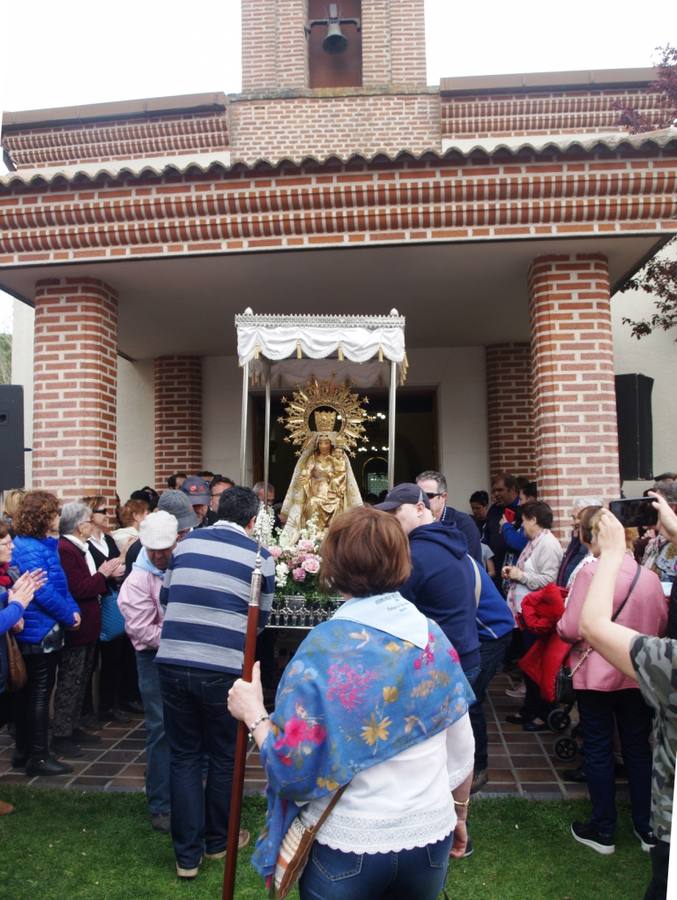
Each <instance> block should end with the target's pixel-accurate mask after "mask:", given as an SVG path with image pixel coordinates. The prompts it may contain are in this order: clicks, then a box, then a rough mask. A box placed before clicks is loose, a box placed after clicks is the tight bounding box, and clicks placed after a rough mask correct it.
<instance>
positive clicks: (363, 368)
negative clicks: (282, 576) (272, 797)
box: [223, 309, 407, 900]
mask: <svg viewBox="0 0 677 900" xmlns="http://www.w3.org/2000/svg"><path fill="white" fill-rule="evenodd" d="M404 325H405V319H404V316H400V315H399V314H398V312H397V310H395V309H393V310H392V311H391V312H390V314H389V315H387V316H315V315H288V316H286V315H255V314H254V313H253V312H252V310H251V309H246V310H245V312H244V313H243V314H241V315H237V316H235V327H236V329H237V353H238V360H239V364H240V368H241V369H242V424H241V430H240V484H245V483H246V482H247V480H248V479H247V474H248V473H247V441H248V418H249V415H248V414H249V396H250V389H251V388H252V387H256V388H260V387H263V389H264V392H265V401H264V427H263V481H264V485H265V487H264V494H263V496H264V498H267V497H268V480H269V474H270V466H269V460H270V415H271V391H272V390H273V389H275V390H288V389H302V387H303V386H304V385H305V384H306V383H310V382H314V383H315V384H316V383H318V382H322V381H324V382H327V381H333V382H336V383H341V384H343V386H344V387H345V386H347V385H350V386H352V387H356V388H363V389H364V388H369V387H371V388H373V387H381V388H387V389H388V391H389V399H388V487H389V488H392V487H393V483H394V478H395V414H396V400H397V387H398V384H401V383H403V382H404V380H405V378H406V373H407V355H406V350H405V344H404ZM312 411H313V404H312V403H309V404H307V406H306V408H305V411H304V413H303V415H304V416H306V417H309V416H310V414H311V413H312ZM305 424H306V425H307V424H308V423H307V422H305ZM260 549H261V545H260V541H259V552H258V553H257V560H256V566H255V569H254V573H253V575H252V584H251V590H250V597H249V609H248V616H247V636H246V641H245V652H244V663H243V667H242V677H243V679H244V680H245V681H251V675H252V669H253V666H254V661H255V660H254V657H255V652H256V633H257V629H258V619H259V601H260V596H261V583H262V574H261V564H262V560H261V553H260ZM246 753H247V729H246V727H245V725H244V724H243V723H242V722H240V723H239V725H238V732H237V743H236V747H235V765H234V771H233V785H232V794H231V806H230V815H229V820H228V843H227V852H226V865H225V872H224V880H223V898H224V900H232V898H233V897H234V890H235V871H236V867H237V847H238V837H239V831H240V818H241V808H242V791H243V787H244V773H245V760H246Z"/></svg>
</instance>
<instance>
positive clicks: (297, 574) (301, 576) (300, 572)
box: [291, 566, 306, 581]
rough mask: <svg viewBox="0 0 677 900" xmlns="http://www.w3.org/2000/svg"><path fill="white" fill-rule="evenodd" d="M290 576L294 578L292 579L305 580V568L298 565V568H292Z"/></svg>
mask: <svg viewBox="0 0 677 900" xmlns="http://www.w3.org/2000/svg"><path fill="white" fill-rule="evenodd" d="M291 577H292V578H293V579H294V581H305V580H306V570H305V569H302V568H301V567H300V566H299V568H298V569H292V573H291Z"/></svg>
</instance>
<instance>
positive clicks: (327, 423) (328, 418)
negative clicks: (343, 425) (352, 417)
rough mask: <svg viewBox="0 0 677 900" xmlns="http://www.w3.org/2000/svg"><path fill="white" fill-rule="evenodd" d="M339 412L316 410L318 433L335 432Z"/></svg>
mask: <svg viewBox="0 0 677 900" xmlns="http://www.w3.org/2000/svg"><path fill="white" fill-rule="evenodd" d="M337 415H338V413H337V412H335V411H334V410H332V411H331V412H320V411H319V409H316V410H315V428H316V429H317V430H318V431H333V430H334V426H335V425H336V416H337Z"/></svg>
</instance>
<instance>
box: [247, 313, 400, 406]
mask: <svg viewBox="0 0 677 900" xmlns="http://www.w3.org/2000/svg"><path fill="white" fill-rule="evenodd" d="M404 325H405V319H404V316H400V315H399V314H398V312H397V310H392V312H391V313H390V315H388V316H315V315H254V313H253V312H252V311H251V310H250V309H247V310H245V312H244V313H243V314H242V315H237V316H235V326H236V328H237V353H238V359H239V363H240V366H244V365H247V364H248V367H249V376H250V381H251V383H252V385H256V384H260V383H262V382H263V381H264V380H265V378H266V376H269V377H270V380H271V384H272V386H273V387H275V388H286V387H296V386H298V385H299V384H301V383H303V382H304V381H309V380H310V379H311V378H313V377H314V378H316V379H318V380H322V379H333V380H334V381H335V382H337V383H338V382H339V381H341V382H344V383H347V382H349V383H350V384H353V385H354V386H356V387H378V386H383V387H385V386H387V385H388V383H389V381H390V371H389V369H390V366H388V365H383V363H395V364H396V366H397V372H398V381H399V383H400V384H403V383H404V381H405V379H406V375H407V367H408V363H407V354H406V350H405V344H404ZM337 363H342V365H337Z"/></svg>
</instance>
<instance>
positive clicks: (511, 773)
mask: <svg viewBox="0 0 677 900" xmlns="http://www.w3.org/2000/svg"><path fill="white" fill-rule="evenodd" d="M507 685H508V681H507V679H506V677H505V676H503V675H500V676H497V677H496V678H495V679H494V682H493V684H492V687H491V691H490V694H489V698H488V701H487V704H486V713H487V728H488V732H489V773H490V779H489V783H488V784H487V785H486V787H485V788H484V790H483V791H482V792H481V796H483V797H505V796H514V797H531V798H534V799H549V800H556V799H565V800H568V799H575V798H578V797H584V796H586V795H587V790H586V787H585V785H581V784H575V783H572V782H565V781H563V779H562V772H563V771H564V769H567V768H573V767H575V766H577V765H578V764H579V763H580V761H581V757H580V756H579V757H577V759H575V760H572V761H570V762H562V761H560V760H558V759H557V758H556V757H555V754H554V751H553V745H554V742H555V739H556V735H553V734H552V733H551V732H543V733H539V734H529V733H527V732H524V731H522V729H521V727H520V726H518V725H509V724H508V723H506V722H505V716H506V715H507V714H508V713H510V712H515V711H516V709H517V707H518V705H519V704H518V701H516V700H513V699H511V698H509V697H507V696H506V695H505V693H504V691H505V688H506V687H507ZM98 734H99V735H100V737H101V743H100V744H98V745H97V746H96V747H83V748H82V757H80V758H78V759H73V760H68V762H69V763H70V764H71V765H72V766H73V769H74V772H73V773H72V774H70V775H60V776H58V777H55V778H41V777H36V778H27V777H26V775H25V774H24V773H23V771H22V770H15V769H12V767H11V761H10V757H11V752H12V751H11V748H12V739H11V737H10V735H9V734H8V733H7V731H6V730H5V731H3V732H1V733H0V784H2V783H17V784H30V785H32V786H46V787H65V788H72V789H75V790H99V791H142V790H143V777H144V757H145V754H144V727H143V718H142V717H141V716H130V723H129V724H128V725H121V724H119V723H116V722H107V723H105V724H103V725H102V727H101V729H100V730H99V732H98ZM623 785H624V781H623V780H622V779H619V786H620V787H621V790H623ZM264 790H265V778H264V776H263V771H262V769H261V767H260V763H259V758H258V753H257V751H256V750H255V749H253V748H252V749H251V750H250V752H249V757H248V761H247V768H246V777H245V791H246V793H249V794H255V793H262V792H263V791H264Z"/></svg>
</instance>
